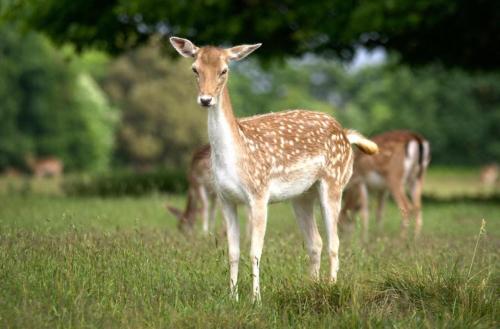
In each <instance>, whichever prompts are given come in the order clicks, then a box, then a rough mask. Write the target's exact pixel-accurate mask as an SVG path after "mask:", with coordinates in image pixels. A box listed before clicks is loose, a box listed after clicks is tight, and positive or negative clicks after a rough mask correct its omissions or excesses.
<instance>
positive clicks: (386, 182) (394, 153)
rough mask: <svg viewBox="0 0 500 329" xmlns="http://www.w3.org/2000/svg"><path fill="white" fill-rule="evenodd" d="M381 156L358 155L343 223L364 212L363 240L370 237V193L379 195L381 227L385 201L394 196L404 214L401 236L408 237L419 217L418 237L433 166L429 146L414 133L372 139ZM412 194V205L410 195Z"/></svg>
mask: <svg viewBox="0 0 500 329" xmlns="http://www.w3.org/2000/svg"><path fill="white" fill-rule="evenodd" d="M372 140H373V141H374V142H375V143H377V145H378V147H379V153H378V154H376V155H374V156H370V157H368V156H366V155H364V154H360V153H357V154H356V156H355V160H354V170H353V175H352V178H351V181H350V183H349V185H348V187H347V188H346V191H345V198H344V205H343V207H342V211H341V216H340V218H341V222H345V221H347V218H348V217H351V216H353V214H354V213H355V212H357V211H358V210H360V211H361V216H360V217H361V221H362V237H363V240H364V241H366V240H367V234H368V216H369V214H368V190H371V191H374V192H376V193H377V211H376V219H377V223H378V225H379V226H380V225H381V222H382V214H383V209H384V203H385V199H386V197H387V194H388V193H389V192H390V193H391V194H392V197H393V198H394V200H395V201H396V204H397V205H398V208H399V210H400V212H401V217H402V222H401V235H402V236H403V237H404V236H406V234H407V228H408V225H409V217H410V214H412V213H413V215H414V216H415V236H418V235H419V233H420V230H421V227H422V202H421V195H422V187H423V182H424V176H425V172H426V170H427V166H428V165H429V162H430V147H429V142H428V141H427V140H425V139H424V138H423V137H422V136H420V135H419V134H416V133H414V132H410V131H404V130H400V131H390V132H386V133H383V134H380V135H377V136H375V137H373V138H372ZM407 188H408V190H409V191H410V196H411V201H410V200H409V199H408V197H407V195H406V189H407Z"/></svg>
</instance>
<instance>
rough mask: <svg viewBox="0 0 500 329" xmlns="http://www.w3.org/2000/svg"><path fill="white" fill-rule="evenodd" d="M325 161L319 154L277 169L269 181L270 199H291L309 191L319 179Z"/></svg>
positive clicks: (273, 200) (274, 200)
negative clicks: (279, 169) (280, 169)
mask: <svg viewBox="0 0 500 329" xmlns="http://www.w3.org/2000/svg"><path fill="white" fill-rule="evenodd" d="M323 163H324V158H323V157H322V156H319V157H315V158H311V159H308V160H303V161H301V162H300V163H296V164H294V165H291V166H289V167H287V168H283V170H282V171H281V173H279V171H277V172H276V174H275V175H274V178H272V179H271V181H270V182H269V199H270V201H272V202H276V201H282V200H287V199H291V198H294V197H296V196H299V195H301V194H303V193H304V192H306V191H308V190H309V189H310V188H311V186H312V185H313V184H314V183H316V181H317V180H318V173H319V172H320V170H321V168H322V166H323Z"/></svg>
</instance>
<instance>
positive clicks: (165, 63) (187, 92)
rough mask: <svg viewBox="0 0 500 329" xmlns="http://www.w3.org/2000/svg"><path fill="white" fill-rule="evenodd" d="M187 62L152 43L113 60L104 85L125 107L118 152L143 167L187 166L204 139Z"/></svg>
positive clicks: (203, 117)
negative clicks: (162, 52)
mask: <svg viewBox="0 0 500 329" xmlns="http://www.w3.org/2000/svg"><path fill="white" fill-rule="evenodd" d="M194 81H195V79H194V78H193V76H192V72H191V70H190V68H189V63H188V61H187V60H186V61H171V60H168V59H166V58H165V57H164V56H162V55H161V52H160V48H159V47H156V46H154V45H149V46H145V47H141V48H139V49H137V50H134V51H131V52H129V53H127V54H125V55H123V56H121V57H120V58H118V59H117V60H116V61H115V62H114V63H112V65H111V67H110V69H109V72H108V75H107V76H106V77H105V78H104V80H103V83H102V85H103V88H104V90H105V91H106V92H107V93H108V95H109V96H110V98H111V100H112V101H113V102H114V104H116V106H118V107H119V108H120V109H121V121H120V124H119V127H118V131H117V136H116V137H117V143H116V145H117V146H116V156H117V158H118V160H119V162H121V163H122V164H133V165H134V166H135V167H136V168H139V169H144V168H149V167H153V166H156V165H158V164H163V165H167V166H177V165H180V164H186V162H187V160H188V159H189V157H190V154H191V152H192V151H193V149H195V148H196V147H197V146H200V145H202V144H203V143H204V142H206V113H204V111H202V110H201V109H200V108H199V106H198V105H197V104H196V86H195V83H194Z"/></svg>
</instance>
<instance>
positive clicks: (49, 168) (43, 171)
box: [26, 155, 64, 177]
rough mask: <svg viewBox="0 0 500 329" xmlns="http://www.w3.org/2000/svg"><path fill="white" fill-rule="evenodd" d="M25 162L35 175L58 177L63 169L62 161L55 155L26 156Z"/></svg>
mask: <svg viewBox="0 0 500 329" xmlns="http://www.w3.org/2000/svg"><path fill="white" fill-rule="evenodd" d="M26 163H27V165H28V167H29V168H30V169H31V171H32V173H33V175H34V176H35V177H58V176H61V175H62V173H63V170H64V165H63V163H62V161H61V160H60V159H58V158H56V157H51V156H49V157H43V158H34V157H33V156H31V155H28V156H27V157H26Z"/></svg>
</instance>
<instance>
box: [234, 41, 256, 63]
mask: <svg viewBox="0 0 500 329" xmlns="http://www.w3.org/2000/svg"><path fill="white" fill-rule="evenodd" d="M260 46H262V43H256V44H254V45H241V46H235V47H232V48H229V49H227V52H228V54H229V59H230V60H233V61H239V60H240V59H243V58H245V57H247V56H248V55H250V54H251V53H252V52H253V51H254V50H256V49H257V48H259V47H260Z"/></svg>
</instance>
